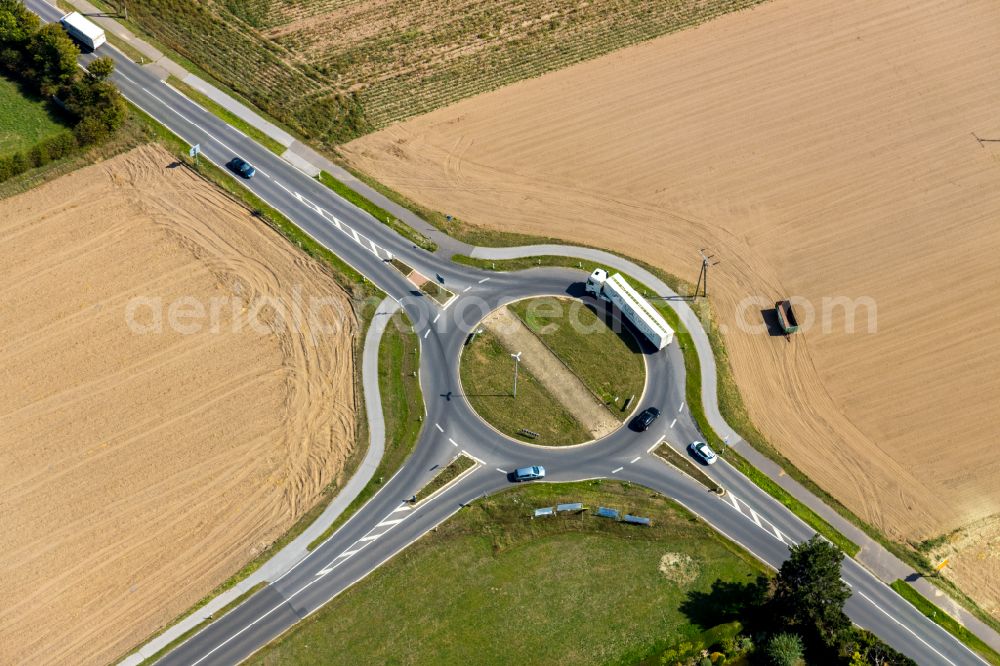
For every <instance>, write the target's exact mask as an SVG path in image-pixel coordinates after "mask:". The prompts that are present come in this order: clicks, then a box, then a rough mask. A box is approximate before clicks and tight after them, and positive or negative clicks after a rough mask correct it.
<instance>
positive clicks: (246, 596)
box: [139, 582, 267, 666]
mask: <svg viewBox="0 0 1000 666" xmlns="http://www.w3.org/2000/svg"><path fill="white" fill-rule="evenodd" d="M265 585H267V583H264V582H260V583H257V584H256V585H254V586H253V587H251V588H250V589H249V590H247V591H246V592H244V593H243V594H241V595H240V596H238V597H236V598H235V599H233V600H232V601H230V602H229V603H228V604H226V605H225V606H223V607H222V608H220V609H219V610H217V611H216V612H215V613H214V614H213V615H212V617H211V618H208V619H205V620H202V621H201V622H199V623H198V624H196V625H195V626H193V627H191V628H190V629H188V630H187V631H185V632H184V633H183V634H181V635H180V636H178V637H177V638H175V639H174V640H172V641H170V642H169V643H167V644H166V645H165V646H163V648H162V649H160V650H158V651H157V652H155V653H153V654H152V656H149V657H146V658H145V659H143V660H142V661H140V662H139V664H140V666H142V664H155V663H156V662H157V661H158V660H160V659H162V658H163V657H164V656H166V654H167V653H168V652H170V651H171V650H173V649H174V648H175V647H177V646H178V645H180V644H181V643H183V642H184V641H186V640H187V639H189V638H191V637H192V636H194V635H195V634H196V633H198V632H199V631H201V630H202V629H204V628H205V627H207V626H208V625H210V624H212V623H213V622H215V621H216V620H217V619H219V618H221V617H222V616H223V615H225V614H226V613H228V612H229V611H231V610H233V609H234V608H236V607H237V606H239V605H240V604H242V603H243V602H244V601H246V600H247V599H249V598H250V597H251V596H252V595H253V594H254V593H255V592H257V591H258V590H260V589H261V588H262V587H264V586H265Z"/></svg>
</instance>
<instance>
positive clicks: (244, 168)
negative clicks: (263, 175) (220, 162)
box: [226, 157, 257, 180]
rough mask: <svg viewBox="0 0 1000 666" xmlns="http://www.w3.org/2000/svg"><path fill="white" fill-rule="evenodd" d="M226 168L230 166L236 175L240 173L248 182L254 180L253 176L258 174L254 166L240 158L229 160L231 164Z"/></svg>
mask: <svg viewBox="0 0 1000 666" xmlns="http://www.w3.org/2000/svg"><path fill="white" fill-rule="evenodd" d="M226 166H228V167H229V168H230V169H232V170H233V171H234V172H235V173H238V174H239V175H241V176H243V177H244V178H246V179H247V180H249V179H251V178H253V175H254V174H255V173H257V169H254V168H253V165H252V164H250V163H249V162H247V161H246V160H244V159H240V158H239V157H234V158H233V159H231V160H229V164H228V165H226Z"/></svg>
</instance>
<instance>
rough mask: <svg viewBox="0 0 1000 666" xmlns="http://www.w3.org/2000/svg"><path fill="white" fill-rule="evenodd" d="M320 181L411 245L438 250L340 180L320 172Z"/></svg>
mask: <svg viewBox="0 0 1000 666" xmlns="http://www.w3.org/2000/svg"><path fill="white" fill-rule="evenodd" d="M318 179H319V182H321V183H323V184H324V185H326V186H327V187H329V188H330V189H331V190H333V191H334V192H335V193H336V194H337V196H339V197H340V198H342V199H346V200H347V201H349V202H350V203H352V204H354V205H355V206H357V207H358V208H360V209H361V210H363V211H365V212H366V213H368V214H369V215H371V216H372V217H374V218H375V219H376V220H378V221H379V222H381V223H382V224H384V225H386V226H387V227H389V228H390V229H392V230H393V231H395V232H396V233H397V234H399V235H400V236H402V237H403V238H406V239H408V240H409V241H410V242H411V243H413V244H414V245H416V246H417V247H421V248H423V249H425V250H427V251H428V252H433V251H434V250H436V249H437V243H435V242H434V241H432V240H431V239H430V238H428V237H427V236H424V235H423V234H422V233H420V232H419V231H417V230H416V229H413V228H411V227H410V225H408V224H406V223H405V222H403V221H402V220H399V219H397V218H396V216H394V215H393V214H392V213H390V212H389V211H387V210H386V209H384V208H382V207H381V206H378V205H376V204H375V203H374V202H372V201H371V200H369V199H368V198H367V197H365V196H364V195H362V194H360V193H358V192H355V191H354V190H352V189H351V188H349V187H348V186H347V185H345V184H344V183H342V182H340V181H339V180H337V179H336V178H334V177H333V176H331V175H330V174H328V173H327V172H326V171H320V172H319V176H318Z"/></svg>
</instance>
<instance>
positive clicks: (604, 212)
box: [345, 0, 1000, 540]
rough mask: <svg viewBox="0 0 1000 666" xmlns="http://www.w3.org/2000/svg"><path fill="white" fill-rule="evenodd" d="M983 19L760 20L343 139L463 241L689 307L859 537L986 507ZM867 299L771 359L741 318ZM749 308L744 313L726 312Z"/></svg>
mask: <svg viewBox="0 0 1000 666" xmlns="http://www.w3.org/2000/svg"><path fill="white" fill-rule="evenodd" d="M998 43H1000V8H998V6H997V5H996V3H993V2H989V1H988V0H975V1H972V2H966V3H961V4H959V5H956V4H955V3H951V2H944V1H943V0H924V1H922V2H904V1H902V0H888V1H886V2H879V3H870V2H861V1H857V0H855V1H851V2H833V1H832V0H803V1H800V2H791V1H790V0H776V1H775V2H772V3H768V4H766V5H762V6H759V7H757V8H756V9H753V10H750V11H744V12H740V13H738V14H731V15H728V16H725V17H722V18H719V19H716V20H714V21H712V22H710V23H709V24H706V25H704V26H701V27H699V28H695V29H691V30H687V31H684V32H681V33H678V34H675V35H671V36H667V37H664V38H661V39H658V40H655V41H652V42H649V43H646V44H644V45H640V46H637V47H634V48H630V49H627V50H624V51H619V52H617V53H614V54H611V55H609V56H606V57H604V58H601V59H599V60H596V61H592V62H590V63H585V64H582V65H579V66H576V67H573V68H570V69H568V70H564V71H561V72H557V73H555V74H551V75H547V76H545V77H542V78H540V79H536V80H532V81H525V82H522V83H519V84H516V85H513V86H510V87H508V88H505V89H503V90H500V91H497V92H495V93H490V94H487V95H483V96H480V97H478V98H475V99H471V100H467V101H465V102H461V103H458V104H455V105H453V106H451V107H448V108H445V109H441V110H438V111H436V112H433V113H431V114H428V115H426V116H423V117H419V118H416V119H414V120H412V121H409V122H407V123H404V124H401V125H397V126H393V127H390V128H388V129H386V130H384V131H382V132H379V133H377V134H374V135H371V136H368V137H364V138H362V139H359V140H357V141H355V142H352V143H351V144H348V146H347V148H346V151H345V152H346V154H347V156H348V158H349V160H350V161H351V162H352V163H353V164H354V165H355V166H357V167H359V168H360V169H362V170H364V171H366V172H368V173H370V174H372V175H373V176H375V177H376V178H378V179H379V180H382V181H384V182H386V183H387V184H389V185H390V186H392V187H394V188H397V189H399V190H400V191H402V192H404V193H405V194H407V195H408V196H410V197H412V198H413V199H415V200H416V201H418V202H420V203H421V204H424V205H426V206H429V207H432V208H435V209H438V210H441V211H443V212H446V213H450V214H454V215H457V216H458V217H459V218H461V219H464V220H466V221H467V222H472V223H478V224H483V225H487V226H492V227H495V228H498V229H503V230H508V231H517V232H525V233H530V234H540V235H546V236H555V237H559V238H563V239H566V240H567V241H570V242H583V243H586V244H591V245H600V246H604V247H608V248H610V249H613V250H618V251H620V252H623V253H626V254H628V255H631V256H635V257H638V258H641V259H644V260H646V261H649V262H651V263H654V264H656V265H658V266H662V267H664V268H666V269H668V270H670V271H671V272H674V273H676V274H678V275H681V276H683V277H685V278H687V279H689V280H691V281H692V282H693V281H694V280H695V278H696V276H697V269H698V265H699V257H698V249H699V248H702V247H707V248H709V249H710V251H712V252H714V253H715V254H716V255H717V257H718V258H719V259H721V261H722V263H721V264H719V265H718V266H716V267H714V268H713V269H712V271H713V273H712V284H711V290H712V293H711V297H712V301H713V304H714V306H715V309H716V311H717V312H718V314H719V317H720V321H721V322H722V323H723V324H724V325H725V326H726V327H727V332H726V336H725V337H726V342H727V345H728V349H729V351H730V356H731V358H732V362H733V366H734V372H735V376H736V379H737V381H738V383H739V385H740V386H741V389H742V391H743V394H744V397H745V401H746V403H747V406H748V409H749V411H750V413H751V416H752V418H753V420H754V422H755V423H756V424H757V425H758V426H759V428H760V429H761V430H762V431H763V432H764V433H765V434H766V436H767V437H768V438H769V439H770V440H771V441H772V442H773V443H774V444H775V445H777V446H778V447H779V448H780V449H781V450H782V451H783V452H784V453H785V454H786V455H788V457H789V458H791V459H792V461H793V462H794V463H795V464H796V465H798V466H799V467H800V468H801V469H803V470H804V471H805V472H807V473H808V474H809V475H810V476H811V477H812V478H814V479H815V480H816V481H817V482H818V483H819V484H820V485H821V486H822V487H824V488H826V489H827V490H829V491H831V492H832V493H833V494H834V495H836V496H837V497H838V498H839V499H840V500H841V501H843V502H844V503H845V504H846V505H847V506H849V507H850V508H851V509H852V510H853V511H855V512H856V513H858V514H859V515H861V516H862V517H863V518H864V519H866V520H868V521H870V522H872V523H875V524H877V525H879V526H880V527H882V528H884V529H885V530H887V531H888V532H889V533H890V534H892V535H894V536H896V537H899V538H908V539H918V540H919V539H923V538H927V537H930V536H933V535H936V534H940V533H943V532H946V531H948V530H951V529H953V528H955V527H957V526H959V525H963V524H968V523H970V522H973V521H977V520H981V519H984V518H985V517H987V516H989V515H993V514H997V513H998V512H1000V493H998V491H997V487H996V479H997V478H998V475H1000V447H996V446H992V445H991V444H989V443H990V442H993V441H994V440H995V439H996V432H995V430H996V416H997V405H998V404H1000V310H998V309H997V308H996V307H995V305H994V304H993V300H991V299H992V296H991V295H990V294H992V293H993V291H994V289H995V287H996V285H997V283H998V282H1000V262H997V261H996V254H995V251H996V248H997V247H1000V226H998V225H997V224H996V220H997V219H1000V188H998V187H997V183H998V182H1000V143H986V144H983V145H980V144H979V143H978V142H977V141H976V139H975V138H974V137H973V134H972V133H973V132H975V133H976V134H977V135H978V136H980V137H987V138H990V137H992V138H1000V117H998V116H997V113H996V109H997V108H998V106H1000V50H998V49H997V48H996V45H997V44H998ZM782 296H798V297H801V298H804V299H806V300H807V301H808V302H809V303H811V304H812V305H814V306H815V308H816V310H817V314H820V311H821V309H822V303H823V300H822V299H823V298H824V297H831V298H835V297H841V296H846V297H848V298H850V299H856V298H865V297H868V298H871V299H873V301H874V303H875V304H876V307H877V329H876V330H877V332H876V333H874V334H868V333H867V332H866V331H867V309H866V308H865V307H861V308H860V309H859V310H858V311H857V314H858V316H857V318H856V322H855V323H856V325H857V330H858V331H859V332H855V333H853V334H849V333H847V332H845V329H846V326H845V316H844V314H843V311H842V310H841V311H836V310H834V314H833V316H832V317H830V319H829V326H830V330H829V331H824V330H822V328H821V325H820V324H819V323H817V325H816V326H814V327H813V328H812V329H811V330H809V331H807V332H806V333H804V334H803V335H799V336H795V337H793V338H792V339H791V340H790V341H789V342H787V343H786V342H785V341H784V339H782V338H780V337H769V336H768V335H767V334H761V333H750V332H745V331H742V330H740V326H739V322H740V320H741V319H742V320H744V321H745V322H746V323H747V324H752V325H757V324H760V322H761V316H760V310H761V309H762V308H763V306H764V304H766V303H768V302H770V303H772V304H773V302H774V300H775V299H776V298H778V297H782ZM747 297H753V298H758V299H759V302H754V301H751V302H750V304H749V306H746V307H743V304H744V303H745V301H744V300H743V299H745V298H747Z"/></svg>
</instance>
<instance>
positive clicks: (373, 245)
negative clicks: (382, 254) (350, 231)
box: [368, 238, 378, 254]
mask: <svg viewBox="0 0 1000 666" xmlns="http://www.w3.org/2000/svg"><path fill="white" fill-rule="evenodd" d="M368 244H369V245H371V246H372V252H374V253H375V254H378V247H376V246H375V243H373V242H372V239H370V238H369V239H368Z"/></svg>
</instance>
